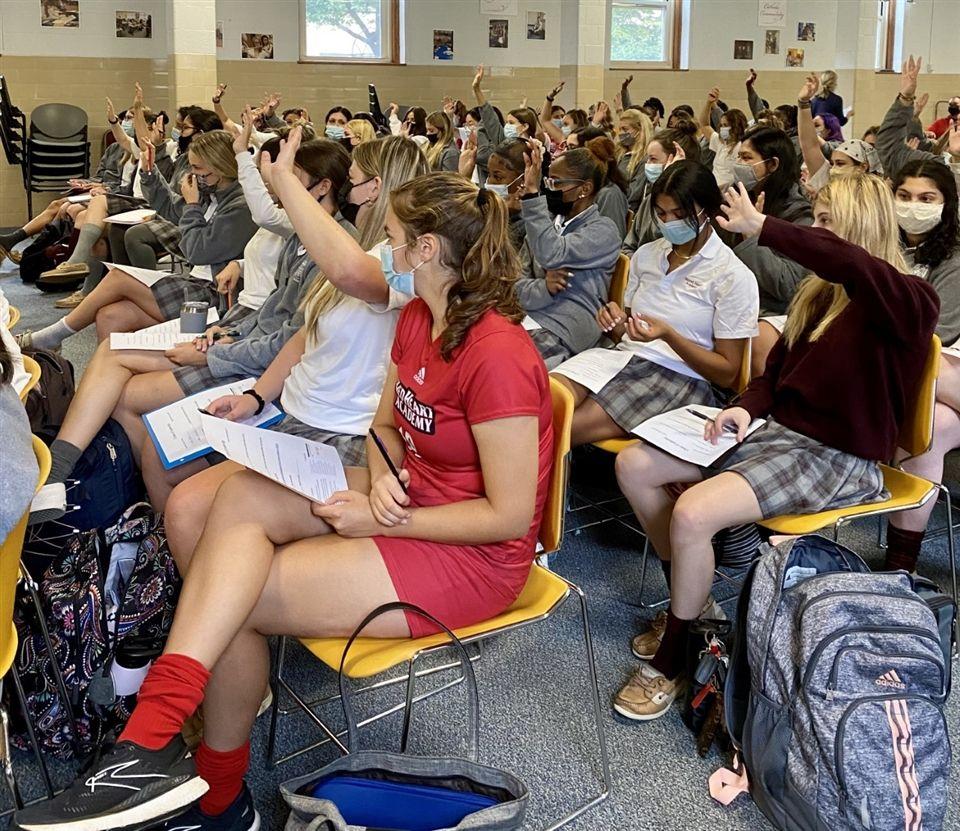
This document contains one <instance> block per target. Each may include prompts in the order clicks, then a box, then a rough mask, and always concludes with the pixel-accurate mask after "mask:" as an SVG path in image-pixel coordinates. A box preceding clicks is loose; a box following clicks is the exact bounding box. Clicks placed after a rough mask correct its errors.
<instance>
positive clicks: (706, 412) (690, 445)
mask: <svg viewBox="0 0 960 831" xmlns="http://www.w3.org/2000/svg"><path fill="white" fill-rule="evenodd" d="M719 413H720V409H719V408H718V407H702V406H700V405H699V404H697V405H691V406H689V407H680V408H678V409H676V410H670V412H667V413H661V414H660V415H656V416H654V417H653V418H648V419H647V420H646V421H644V422H643V423H642V424H638V425H637V426H636V427H634V428H633V429H632V430H631V431H630V432H631V433H633V434H634V435H635V436H639V437H640V438H641V439H643V440H644V441H645V442H647V443H648V444H652V445H653V446H654V447H659V448H660V449H661V450H663V451H666V452H667V453H669V454H670V455H671V456H676V457H677V458H678V459H682V460H683V461H685V462H692V463H693V464H695V465H699V466H700V467H709V466H710V465H712V464H713V463H714V462H715V461H717V459H719V458H721V457H722V456H724V455H725V454H726V453H729V452H730V451H731V450H732V449H733V448H734V447H736V446H737V444H738V442H737V437H736V434H735V433H731V432H725V433H724V434H723V435H722V436H720V438H719V440H718V441H717V443H716V444H712V443H710V442H709V441H707V440H706V439H705V438H704V437H703V429H704V427H705V426H706V423H707V422H708V421H710V420H712V419H714V418H716V417H717V415H719ZM766 423H767V422H766V420H765V419H762V418H755V419H754V420H753V421H751V422H750V426H749V427H748V428H747V435H748V436H749V435H750V434H751V433H753V432H755V431H756V430H759V429H760V428H761V427H763V425H764V424H766Z"/></svg>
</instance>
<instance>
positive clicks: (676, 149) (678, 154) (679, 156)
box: [663, 142, 687, 170]
mask: <svg viewBox="0 0 960 831" xmlns="http://www.w3.org/2000/svg"><path fill="white" fill-rule="evenodd" d="M686 158H687V154H686V152H685V151H684V149H683V148H682V147H681V146H680V145H679V144H677V143H676V142H674V143H673V154H672V155H671V156H669V157H668V158H667V163H666V164H665V165H664V166H663V168H664V170H666V169H667V168H668V167H670V165H672V164H673V163H674V162H682V161H684V160H685V159H686Z"/></svg>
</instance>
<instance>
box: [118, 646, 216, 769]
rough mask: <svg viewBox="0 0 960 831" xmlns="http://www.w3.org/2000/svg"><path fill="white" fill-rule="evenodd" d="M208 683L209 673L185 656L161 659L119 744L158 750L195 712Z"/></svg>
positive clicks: (163, 657) (152, 672)
mask: <svg viewBox="0 0 960 831" xmlns="http://www.w3.org/2000/svg"><path fill="white" fill-rule="evenodd" d="M209 680H210V672H209V670H208V669H207V668H206V667H205V666H204V665H203V664H201V663H200V662H199V661H197V660H194V659H193V658H191V657H189V656H188V655H177V654H171V655H161V656H160V657H159V658H157V660H156V661H155V662H154V664H153V666H152V667H150V672H148V673H147V677H146V678H145V679H144V681H143V685H142V686H141V687H140V695H139V696H138V698H137V706H136V707H135V708H134V711H133V714H132V715H131V716H130V721H128V722H127V726H126V727H125V728H124V731H123V733H121V734H120V739H119V741H122V742H133V743H134V744H138V745H140V747H145V748H147V750H159V749H160V748H161V747H163V746H164V745H166V744H167V743H168V742H169V741H170V739H172V738H173V737H174V736H176V735H177V733H179V732H180V728H181V727H183V723H184V722H185V721H186V720H187V719H188V718H190V716H192V715H193V714H194V713H195V712H196V709H197V707H199V706H200V702H201V701H203V690H204V688H205V687H206V686H207V681H209Z"/></svg>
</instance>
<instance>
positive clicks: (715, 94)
mask: <svg viewBox="0 0 960 831" xmlns="http://www.w3.org/2000/svg"><path fill="white" fill-rule="evenodd" d="M719 100H720V87H714V88H713V89H711V90H710V92H708V93H707V101H708V102H709V103H710V105H711V106H713V105H714V104H716V103H717V101H719Z"/></svg>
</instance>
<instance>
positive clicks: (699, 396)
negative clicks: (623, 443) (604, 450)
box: [590, 355, 723, 432]
mask: <svg viewBox="0 0 960 831" xmlns="http://www.w3.org/2000/svg"><path fill="white" fill-rule="evenodd" d="M590 397H591V398H592V399H593V400H594V401H596V402H597V403H598V404H599V405H600V406H601V407H602V408H603V411H604V412H605V413H606V414H607V415H608V416H610V418H612V419H613V420H614V421H615V422H616V423H617V424H618V425H620V426H621V427H622V428H623V429H624V430H626V431H628V432H629V431H630V430H632V429H633V428H634V427H636V426H637V425H638V424H640V423H641V422H643V421H646V420H647V419H648V418H653V417H654V416H655V415H660V414H661V413H666V412H669V411H670V410H675V409H677V407H685V406H686V405H688V404H702V405H704V406H706V407H721V406H723V403H722V401H721V399H720V397H719V396H718V395H717V393H716V390H714V388H713V387H712V386H710V384H709V383H707V382H706V381H704V380H703V379H702V378H691V377H690V376H689V375H681V374H680V373H679V372H674V371H673V370H672V369H666V368H665V367H662V366H660V365H659V364H655V363H654V362H653V361H648V360H647V359H646V358H641V357H640V356H638V355H634V356H632V357H631V358H630V361H629V363H628V364H627V365H626V366H625V367H624V368H623V369H621V370H620V371H619V372H618V373H617V374H616V375H615V376H614V377H613V378H611V379H610V380H609V381H607V383H606V384H605V385H604V387H603V388H602V389H601V390H600V392H591V393H590Z"/></svg>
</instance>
